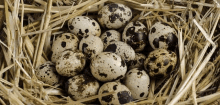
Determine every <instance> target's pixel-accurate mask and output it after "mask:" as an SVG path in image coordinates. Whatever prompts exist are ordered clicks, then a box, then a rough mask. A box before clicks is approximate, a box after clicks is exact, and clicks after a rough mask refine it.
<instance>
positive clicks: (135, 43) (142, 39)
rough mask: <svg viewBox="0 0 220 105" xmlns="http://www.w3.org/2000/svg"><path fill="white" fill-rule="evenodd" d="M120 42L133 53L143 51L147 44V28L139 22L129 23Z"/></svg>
mask: <svg viewBox="0 0 220 105" xmlns="http://www.w3.org/2000/svg"><path fill="white" fill-rule="evenodd" d="M122 41H124V42H126V43H127V44H129V45H130V46H131V47H132V48H133V49H134V50H135V52H140V51H142V50H144V47H145V46H146V43H147V28H146V27H145V26H144V24H142V23H141V22H139V21H136V22H130V23H129V24H128V25H127V26H126V27H125V29H124V31H123V34H122Z"/></svg>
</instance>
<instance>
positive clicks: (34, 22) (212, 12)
mask: <svg viewBox="0 0 220 105" xmlns="http://www.w3.org/2000/svg"><path fill="white" fill-rule="evenodd" d="M72 2H74V4H71V3H72ZM115 3H117V4H120V5H118V6H120V8H121V9H122V11H123V9H124V12H121V10H120V9H118V7H115V6H116V5H114V4H115ZM219 3H220V2H219V0H77V1H76V0H34V1H32V0H30V1H28V0H0V30H1V31H2V34H1V37H0V53H1V55H0V104H2V105H7V104H13V105H22V104H36V105H46V104H71V105H72V104H81V103H85V102H92V101H93V102H94V103H96V100H100V101H101V103H104V104H106V103H108V102H106V100H107V101H108V100H109V97H111V96H112V97H114V98H115V99H113V98H112V101H111V102H110V101H109V103H114V104H124V103H127V102H130V103H129V104H159V105H163V104H168V105H173V104H176V105H185V104H201V105H207V104H217V103H219V102H220V100H219V97H220V88H219V86H220V50H219V49H220V47H219V46H218V44H220V33H219V31H218V30H219V23H220V22H219V18H220V4H219ZM106 4H111V5H109V6H107V7H105V6H104V5H106ZM103 6H104V7H105V8H106V10H101V8H102V7H103ZM127 7H129V8H131V10H129V9H127ZM105 8H104V9H105ZM109 8H110V9H109ZM99 10H101V12H98V11H99ZM109 10H110V12H111V13H104V12H109ZM114 12H117V15H118V16H116V17H117V19H116V18H114V16H112V14H114ZM125 12H126V13H125ZM120 13H123V14H121V16H120ZM30 14H36V15H35V16H41V17H39V18H38V17H34V18H33V17H32V16H33V15H32V16H31V15H30ZM101 14H102V15H101ZM82 15H83V16H87V17H86V18H84V19H87V20H88V21H89V19H90V18H89V17H92V18H95V20H92V21H91V24H90V23H88V24H83V25H82V24H80V25H82V26H81V28H82V29H83V30H84V33H81V34H80V32H79V30H78V29H77V30H76V33H75V34H76V36H74V38H75V39H77V40H76V41H75V42H73V43H80V40H81V38H80V37H78V36H81V37H84V39H85V37H93V38H91V39H95V38H94V37H98V36H100V35H101V34H102V33H104V32H105V31H107V29H116V31H118V32H119V33H121V34H122V32H123V30H124V27H125V26H126V25H127V24H128V23H129V22H134V23H135V22H136V21H138V22H141V23H142V24H143V25H145V27H144V28H146V30H148V31H147V32H148V33H147V34H148V35H150V34H151V32H152V31H154V30H153V27H154V24H155V23H157V22H161V23H164V24H165V25H166V26H170V27H172V32H174V33H175V35H173V37H174V36H175V37H177V39H176V40H175V41H177V42H178V43H177V42H172V43H171V42H169V41H167V39H168V37H167V39H166V38H165V37H163V38H162V37H161V36H163V35H162V34H163V33H160V36H159V37H158V38H156V39H157V40H156V42H155V43H154V40H153V39H150V38H148V37H147V38H146V39H144V40H146V43H144V45H143V46H150V45H151V46H152V47H153V48H151V47H147V48H145V49H142V46H139V47H140V48H138V49H136V50H133V48H132V47H131V46H129V45H128V44H126V43H124V42H121V35H120V34H118V35H117V38H109V40H107V43H105V44H104V45H103V43H102V40H103V41H105V38H106V37H105V38H102V39H101V38H97V40H98V41H95V40H93V41H92V40H89V41H92V42H91V43H90V42H89V41H85V42H84V41H83V42H81V45H80V50H81V51H82V52H87V55H83V54H82V52H78V51H76V52H78V55H76V53H73V51H70V50H75V49H76V48H77V47H78V46H77V45H68V46H74V47H71V48H67V49H65V50H68V51H69V54H71V55H72V56H64V55H65V53H63V56H62V58H63V59H60V60H59V63H60V64H62V65H59V66H57V68H56V69H57V72H58V73H60V74H62V73H61V72H60V71H62V70H63V69H60V68H63V67H64V66H63V65H65V64H63V63H66V62H67V61H65V62H64V61H63V60H64V58H65V59H66V57H71V58H73V59H78V60H77V61H78V62H73V61H72V60H70V61H68V65H69V66H75V69H74V70H72V69H71V70H72V72H76V73H75V74H74V75H72V74H71V73H70V74H71V76H70V75H69V72H71V70H69V69H68V70H66V71H65V72H64V73H67V74H63V75H68V76H69V77H72V76H75V75H77V76H79V75H78V74H82V73H85V74H86V75H89V76H91V75H93V74H91V73H90V72H87V71H90V69H89V66H90V65H88V64H87V62H90V61H86V60H85V59H84V58H85V57H86V56H89V57H91V58H90V60H92V59H93V57H98V56H97V55H98V54H109V55H114V53H112V52H115V53H117V54H119V56H118V55H116V54H115V56H116V58H117V59H118V63H116V64H115V65H116V66H117V64H120V65H119V66H121V65H122V66H123V67H122V69H123V70H122V72H121V74H120V73H119V74H120V75H117V76H116V77H113V76H110V77H109V78H110V79H109V78H107V79H106V80H103V81H112V80H118V79H124V78H123V77H124V76H125V74H126V70H129V69H135V68H136V67H139V69H144V67H143V66H144V60H141V59H142V58H143V59H146V58H147V57H148V55H149V53H150V51H152V50H153V49H154V48H156V47H155V44H156V45H159V47H160V46H162V45H166V46H165V47H166V48H168V47H169V45H170V46H171V48H168V50H172V51H173V52H174V53H176V57H177V59H175V60H177V64H176V65H175V67H172V71H171V72H169V73H168V74H166V76H164V78H162V79H155V78H150V83H149V86H150V87H149V90H146V92H145V93H147V92H148V95H146V94H144V95H143V96H144V98H143V97H141V98H140V97H139V96H137V97H136V99H137V100H134V99H133V98H132V92H133V91H130V90H129V88H127V87H126V86H125V85H123V84H121V83H120V82H119V81H118V82H109V83H110V84H109V83H105V85H104V86H103V85H102V86H101V84H100V87H101V89H102V90H99V91H98V87H99V85H98V82H97V81H96V82H97V83H96V85H97V86H96V90H93V93H91V95H88V94H86V92H87V90H88V91H89V90H90V89H91V88H88V89H87V90H86V92H85V94H86V95H83V96H80V95H79V94H80V92H75V90H74V89H72V90H71V87H68V90H69V94H76V96H75V97H74V98H72V97H73V96H68V95H67V94H66V93H68V92H66V90H65V89H67V88H65V86H64V85H65V84H63V83H64V82H66V81H67V79H66V78H62V77H59V78H62V79H59V80H56V79H53V80H54V81H55V82H54V81H53V80H52V79H51V81H52V82H48V81H47V80H45V81H46V82H45V81H44V80H41V79H40V78H39V77H38V76H37V75H38V74H39V73H37V72H35V71H36V70H37V67H39V65H42V64H44V63H45V62H47V61H49V60H51V56H52V54H51V53H50V51H49V50H50V49H51V47H52V46H51V45H50V41H52V39H51V36H52V35H54V34H56V33H67V31H68V32H71V31H69V29H72V31H74V29H75V27H74V28H73V27H72V26H74V25H76V24H75V23H72V22H73V20H72V19H74V18H75V17H77V16H82ZM105 15H106V16H105ZM130 15H133V16H132V17H131V16H130ZM109 16H110V17H109ZM111 16H112V17H111ZM124 16H127V17H124ZM31 17H32V18H31ZM120 17H121V18H120ZM3 21H4V22H3ZM68 21H70V22H69V27H68ZM94 21H97V23H95V22H94ZM77 22H78V21H77ZM93 22H94V23H95V26H96V24H97V25H98V24H101V25H100V27H98V26H97V27H98V28H97V31H95V32H92V29H93V28H94V27H93V26H94V23H93ZM112 23H115V24H112ZM86 27H87V28H88V29H89V30H86V29H87V28H86ZM164 27H165V26H164ZM165 28H166V27H165ZM65 29H66V30H65ZM90 29H91V30H90ZM98 29H99V30H98ZM105 29H106V30H105ZM150 29H151V31H150V33H149V30H150ZM144 30H145V29H144ZM158 30H167V31H169V29H160V28H159V29H158ZM158 30H157V31H158ZM142 31H143V30H142ZM142 31H141V32H142ZM74 32H75V31H74ZM89 32H92V34H94V36H93V35H92V36H90V35H89V36H87V35H86V33H89ZM135 32H136V31H135ZM144 32H145V31H144ZM172 32H170V34H172ZM79 34H80V35H79ZM84 34H85V35H84ZM142 34H143V33H142ZM166 34H167V33H166ZM170 34H169V32H168V34H167V35H168V36H169V35H170ZM3 35H4V36H3ZM77 35H78V36H77ZM103 36H108V33H106V35H103ZM118 36H120V38H119V37H118ZM171 36H172V35H171ZM124 38H125V37H124ZM112 39H113V40H117V42H114V41H110V40H112ZM138 41H140V39H138ZM87 42H89V43H87ZM85 43H87V46H93V45H94V46H95V45H96V44H97V45H98V44H100V46H101V47H97V48H96V47H91V48H93V50H90V49H88V47H85ZM59 44H60V43H59ZM145 44H146V45H145ZM60 45H61V46H62V44H60ZM83 45H84V46H83ZM135 45H136V44H135ZM167 45H168V46H167ZM159 47H158V48H159ZM119 48H120V49H119ZM52 49H53V47H52ZM142 50H143V51H142ZM68 51H67V52H68ZM102 51H106V52H105V53H102ZM135 51H136V52H139V51H140V52H145V53H144V55H145V56H143V57H142V56H140V58H138V57H135ZM129 54H130V55H129ZM67 55H68V54H67ZM136 55H137V54H136ZM121 57H122V59H121ZM129 57H130V58H129ZM81 58H83V59H81ZM107 58H108V59H110V60H114V59H115V58H114V57H112V58H110V57H106V59H107ZM97 59H98V58H97ZM137 59H139V60H138V61H137ZM110 60H109V61H108V62H109V63H110V64H111V61H110ZM135 60H136V62H138V63H140V64H138V65H137V64H135ZM92 62H93V61H92ZM100 62H102V61H100ZM100 62H99V63H100ZM106 62H107V61H106ZM57 63H58V62H57ZM125 63H129V65H125ZM112 64H113V66H114V63H112ZM95 65H96V64H93V65H91V66H94V67H95ZM100 65H101V63H100ZM49 66H50V65H49ZM49 66H47V68H49ZM101 66H102V65H101ZM154 66H155V65H154ZM109 67H110V66H109ZM116 68H117V67H116ZM124 68H129V69H124ZM146 68H147V67H146ZM51 69H53V70H51V71H50V72H51V73H52V75H55V74H56V73H54V69H55V68H54V66H53V67H52V68H51ZM87 69H88V70H87ZM86 70H87V71H86ZM93 70H96V69H95V68H94V69H92V71H93ZM135 70H138V69H135ZM43 72H44V71H43ZM43 72H42V73H43ZM97 72H98V71H97ZM143 72H145V71H143ZM147 72H148V71H147ZM147 72H146V74H148V73H147ZM42 73H41V74H42ZM48 75H49V77H46V76H47V74H44V75H43V76H45V78H50V74H48ZM121 75H122V76H121ZM127 75H129V74H127ZM82 76H83V75H82ZM82 76H81V77H82ZM114 76H115V75H114ZM79 77H80V76H79ZM42 78H43V77H42ZM75 78H76V77H75ZM97 78H99V77H97ZM100 78H101V77H100ZM87 79H88V78H87ZM82 80H83V81H75V82H73V83H74V84H77V83H78V82H79V83H84V80H86V79H85V78H84V79H83V78H82ZM58 81H59V82H58ZM69 81H73V80H69ZM91 84H92V83H91ZM140 84H142V83H140ZM71 85H72V84H69V86H71ZM87 85H88V86H87ZM114 85H118V86H120V87H122V88H115V90H116V91H113V90H114V88H112V87H113V86H114ZM80 86H81V85H78V87H77V88H80ZM85 87H89V83H88V84H86V85H85ZM131 87H132V88H133V86H132V85H131ZM105 89H106V90H108V92H105ZM133 89H136V87H135V88H133ZM90 92H92V91H90ZM123 92H124V93H126V94H127V96H126V97H127V99H126V100H125V99H124V98H123V97H122V96H123V94H122V93H123ZM88 93H89V92H88ZM117 94H119V95H117ZM138 94H141V92H138ZM141 96H142V95H141ZM145 96H146V97H145ZM116 98H117V99H120V100H116ZM91 100H92V101H91ZM98 103H99V102H98Z"/></svg>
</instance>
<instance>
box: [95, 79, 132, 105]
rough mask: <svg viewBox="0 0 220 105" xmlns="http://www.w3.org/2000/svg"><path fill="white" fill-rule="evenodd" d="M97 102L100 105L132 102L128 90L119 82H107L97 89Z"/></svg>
mask: <svg viewBox="0 0 220 105" xmlns="http://www.w3.org/2000/svg"><path fill="white" fill-rule="evenodd" d="M110 92H115V93H113V94H111V95H107V96H103V97H102V96H101V95H102V94H105V93H110ZM98 94H99V96H100V97H99V102H100V103H101V104H102V105H121V104H126V103H129V102H131V101H133V98H132V96H131V92H130V90H129V89H128V88H127V87H126V86H125V85H123V84H121V83H120V82H107V83H105V84H103V85H102V86H101V87H100V89H99V93H98Z"/></svg>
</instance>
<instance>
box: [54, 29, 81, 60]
mask: <svg viewBox="0 0 220 105" xmlns="http://www.w3.org/2000/svg"><path fill="white" fill-rule="evenodd" d="M78 45H79V39H78V38H77V37H76V35H74V34H71V33H64V34H60V35H58V36H57V37H56V38H55V41H54V42H53V44H52V49H51V50H52V52H53V54H52V57H51V61H52V62H56V61H57V59H58V56H59V55H60V53H61V52H63V51H64V50H66V49H71V50H76V49H78Z"/></svg>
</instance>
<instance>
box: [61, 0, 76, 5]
mask: <svg viewBox="0 0 220 105" xmlns="http://www.w3.org/2000/svg"><path fill="white" fill-rule="evenodd" d="M62 1H63V3H64V4H65V5H67V6H72V5H73V6H74V5H76V4H77V3H78V0H62Z"/></svg>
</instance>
